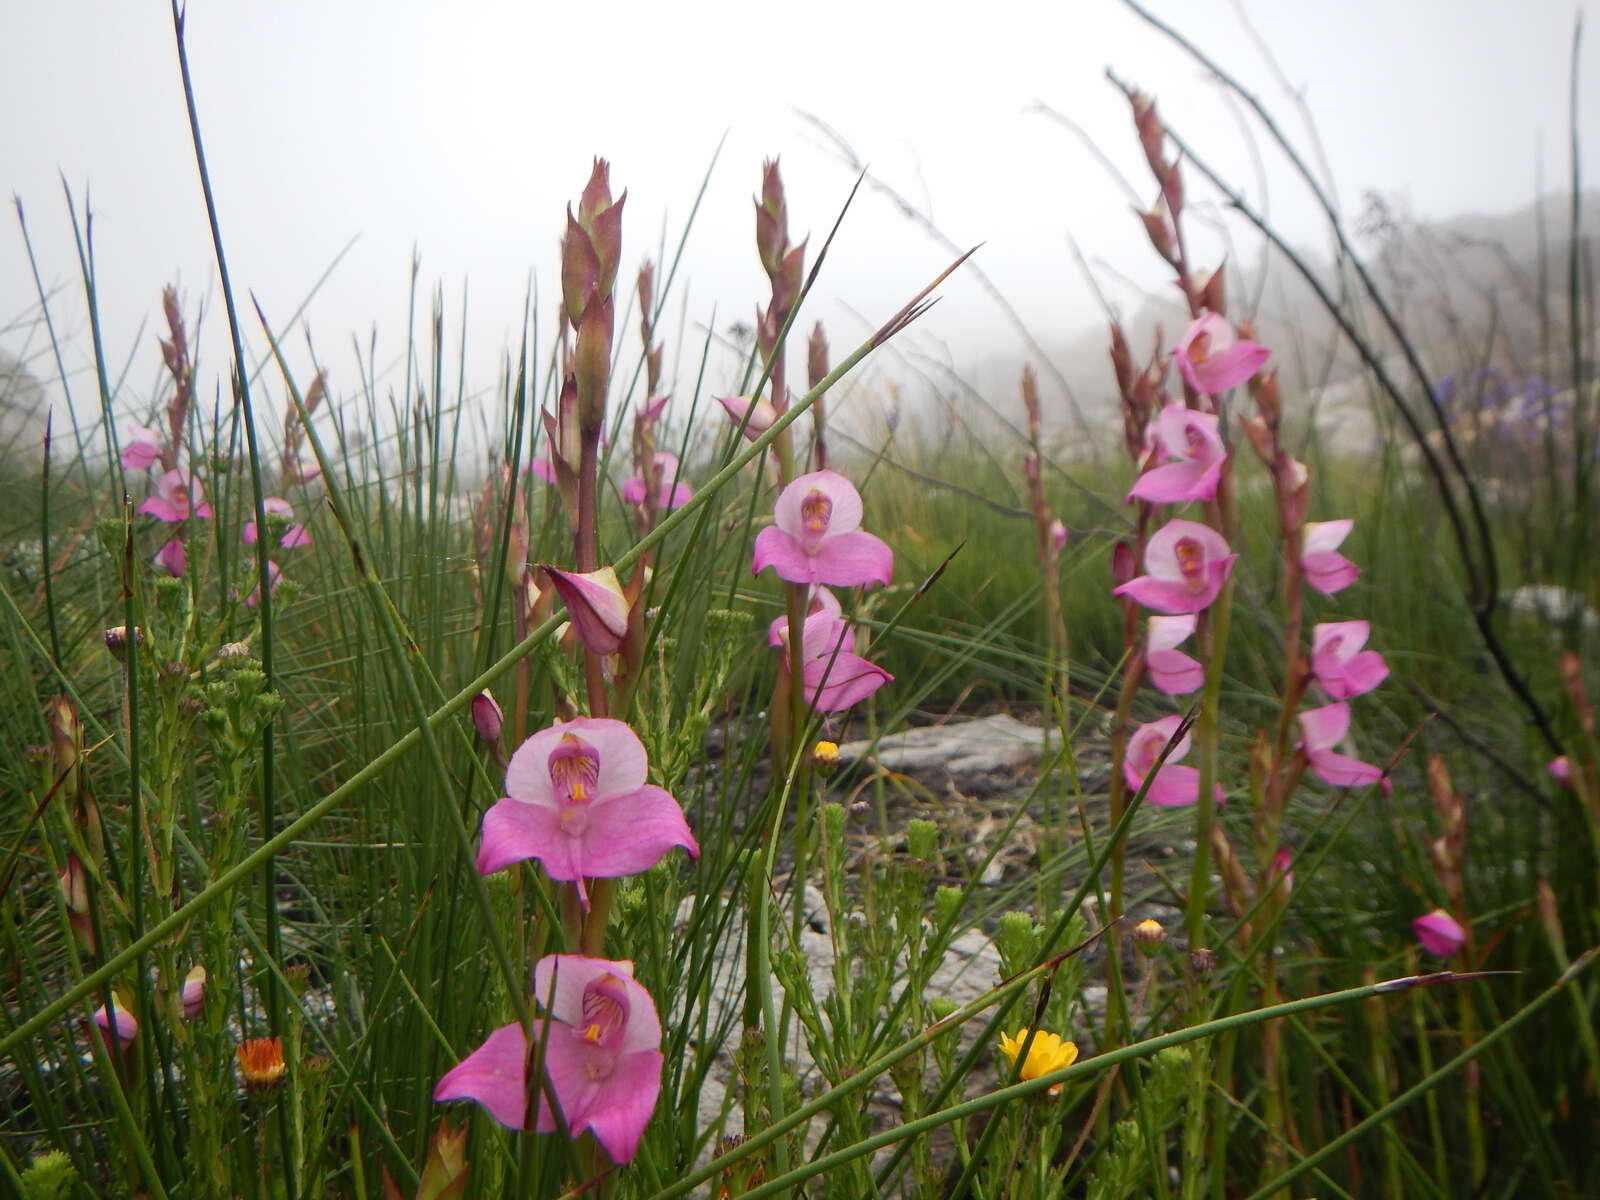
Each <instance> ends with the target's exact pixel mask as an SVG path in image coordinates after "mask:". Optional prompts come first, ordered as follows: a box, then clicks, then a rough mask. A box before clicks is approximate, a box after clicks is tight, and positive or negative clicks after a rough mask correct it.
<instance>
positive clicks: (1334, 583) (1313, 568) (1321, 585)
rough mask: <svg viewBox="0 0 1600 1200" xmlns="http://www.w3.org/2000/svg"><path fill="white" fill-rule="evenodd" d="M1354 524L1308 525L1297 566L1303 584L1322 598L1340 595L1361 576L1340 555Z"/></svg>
mask: <svg viewBox="0 0 1600 1200" xmlns="http://www.w3.org/2000/svg"><path fill="white" fill-rule="evenodd" d="M1355 524H1356V523H1355V522H1354V521H1351V520H1343V521H1307V522H1306V524H1305V528H1304V531H1303V534H1302V537H1301V542H1300V566H1301V568H1302V569H1303V570H1304V571H1305V573H1306V582H1307V583H1309V584H1310V585H1311V586H1312V587H1314V588H1316V589H1317V591H1319V592H1321V593H1322V594H1323V595H1324V596H1331V595H1333V594H1334V593H1335V592H1338V591H1343V590H1344V589H1345V588H1347V587H1349V586H1350V585H1351V584H1352V583H1354V582H1355V581H1356V580H1357V579H1358V578H1360V576H1361V568H1360V567H1358V566H1356V565H1355V563H1353V562H1351V561H1350V560H1349V559H1348V558H1346V557H1345V556H1344V555H1342V554H1340V553H1339V544H1340V543H1341V542H1343V541H1344V539H1345V538H1347V537H1349V536H1350V531H1351V530H1352V529H1354V528H1355Z"/></svg>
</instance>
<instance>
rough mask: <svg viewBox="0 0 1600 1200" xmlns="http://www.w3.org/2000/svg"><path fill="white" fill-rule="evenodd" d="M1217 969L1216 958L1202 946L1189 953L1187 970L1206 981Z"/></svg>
mask: <svg viewBox="0 0 1600 1200" xmlns="http://www.w3.org/2000/svg"><path fill="white" fill-rule="evenodd" d="M1216 969H1217V956H1216V955H1215V954H1213V953H1211V951H1210V950H1208V949H1206V947H1204V946H1200V947H1198V948H1196V949H1194V950H1191V951H1189V970H1191V971H1193V972H1194V973H1195V974H1196V975H1198V976H1199V977H1200V978H1201V979H1206V978H1208V977H1209V976H1210V974H1211V972H1213V971H1215V970H1216Z"/></svg>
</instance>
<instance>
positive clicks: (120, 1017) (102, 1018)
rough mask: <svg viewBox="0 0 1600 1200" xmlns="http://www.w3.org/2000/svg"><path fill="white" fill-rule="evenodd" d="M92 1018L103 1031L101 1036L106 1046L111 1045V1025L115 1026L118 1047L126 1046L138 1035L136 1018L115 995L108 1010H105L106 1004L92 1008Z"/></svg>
mask: <svg viewBox="0 0 1600 1200" xmlns="http://www.w3.org/2000/svg"><path fill="white" fill-rule="evenodd" d="M93 1020H94V1023H95V1024H96V1025H98V1026H99V1027H100V1029H101V1030H102V1031H103V1033H102V1036H103V1037H104V1038H105V1041H106V1046H107V1047H108V1048H109V1047H110V1046H111V1045H112V1042H111V1033H112V1028H113V1026H115V1030H116V1037H117V1043H116V1044H117V1047H118V1048H119V1049H120V1048H121V1047H123V1046H126V1045H127V1044H128V1043H129V1042H131V1041H133V1039H134V1038H136V1037H138V1036H139V1022H138V1020H137V1019H136V1018H135V1017H134V1015H133V1014H132V1013H131V1012H129V1011H128V1010H127V1009H126V1008H124V1007H122V1001H121V1000H119V999H117V997H116V996H114V995H113V996H112V997H111V1010H110V1012H109V1013H108V1012H107V1011H106V1006H105V1005H104V1004H102V1005H101V1006H100V1007H99V1008H97V1009H95V1010H94V1017H93Z"/></svg>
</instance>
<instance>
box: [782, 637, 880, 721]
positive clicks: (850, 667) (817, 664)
mask: <svg viewBox="0 0 1600 1200" xmlns="http://www.w3.org/2000/svg"><path fill="white" fill-rule="evenodd" d="M803 678H804V682H805V690H806V702H807V703H808V704H810V705H811V707H812V708H814V709H816V710H817V711H818V712H843V711H844V710H845V709H847V708H851V707H853V706H854V705H857V704H859V703H861V701H863V700H865V699H866V698H867V697H868V696H870V695H872V693H873V692H875V691H877V690H878V689H879V688H881V687H882V686H883V685H884V684H886V683H890V682H892V681H893V679H894V676H893V675H891V674H889V672H887V671H885V670H884V669H883V668H882V667H880V666H878V665H877V664H876V663H871V662H868V661H867V660H866V659H864V658H862V657H861V656H860V655H858V654H850V653H847V652H845V651H840V652H839V653H838V654H834V655H830V656H828V657H825V658H813V659H812V660H811V661H810V662H808V663H806V665H805V670H804V672H803Z"/></svg>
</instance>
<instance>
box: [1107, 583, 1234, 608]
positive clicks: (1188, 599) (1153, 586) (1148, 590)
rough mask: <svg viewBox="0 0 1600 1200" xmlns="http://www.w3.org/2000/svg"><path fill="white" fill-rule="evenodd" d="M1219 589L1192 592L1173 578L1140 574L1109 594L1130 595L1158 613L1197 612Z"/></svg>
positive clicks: (1207, 604)
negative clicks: (1159, 577)
mask: <svg viewBox="0 0 1600 1200" xmlns="http://www.w3.org/2000/svg"><path fill="white" fill-rule="evenodd" d="M1219 591H1221V587H1220V585H1219V586H1218V587H1217V588H1215V589H1212V588H1207V589H1205V590H1203V591H1200V592H1192V591H1190V590H1189V588H1188V587H1187V586H1185V585H1184V584H1182V583H1179V582H1176V581H1174V580H1168V579H1157V578H1156V577H1155V576H1153V575H1141V576H1139V578H1137V579H1130V580H1129V581H1128V582H1127V583H1125V584H1123V585H1122V586H1121V587H1119V588H1115V589H1113V591H1112V593H1111V594H1112V595H1113V596H1132V597H1133V599H1134V600H1135V601H1136V602H1137V603H1139V604H1141V605H1143V606H1144V607H1145V608H1148V609H1152V610H1153V611H1155V612H1159V613H1197V612H1200V611H1201V610H1202V609H1205V608H1208V607H1210V605H1211V602H1212V601H1213V600H1215V599H1216V598H1217V592H1219Z"/></svg>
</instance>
